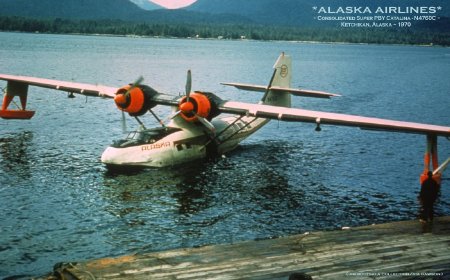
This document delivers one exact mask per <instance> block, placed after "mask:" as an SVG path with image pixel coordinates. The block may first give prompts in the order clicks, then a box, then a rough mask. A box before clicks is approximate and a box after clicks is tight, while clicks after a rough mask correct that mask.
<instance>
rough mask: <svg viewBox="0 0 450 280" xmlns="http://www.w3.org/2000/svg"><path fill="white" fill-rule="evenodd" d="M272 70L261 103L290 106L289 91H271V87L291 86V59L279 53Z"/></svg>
mask: <svg viewBox="0 0 450 280" xmlns="http://www.w3.org/2000/svg"><path fill="white" fill-rule="evenodd" d="M273 68H274V72H273V75H272V78H271V80H270V83H269V85H268V90H267V91H266V93H265V94H264V97H263V99H262V102H263V104H269V105H274V106H282V107H291V95H290V93H289V92H280V91H276V92H275V91H271V90H270V88H271V87H283V88H291V73H292V60H291V57H290V56H289V55H286V54H284V52H283V53H281V55H280V56H279V57H278V59H277V61H276V62H275V65H274V66H273Z"/></svg>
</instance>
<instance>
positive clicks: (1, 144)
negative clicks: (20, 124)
mask: <svg viewBox="0 0 450 280" xmlns="http://www.w3.org/2000/svg"><path fill="white" fill-rule="evenodd" d="M32 140H33V132H30V131H25V132H19V133H12V134H7V135H4V136H3V135H2V136H0V159H1V164H0V169H1V170H2V172H5V173H12V174H20V176H21V177H29V175H30V174H29V172H30V164H31V163H32V162H33V160H32V158H31V155H30V153H29V152H28V151H29V150H30V149H33V145H32Z"/></svg>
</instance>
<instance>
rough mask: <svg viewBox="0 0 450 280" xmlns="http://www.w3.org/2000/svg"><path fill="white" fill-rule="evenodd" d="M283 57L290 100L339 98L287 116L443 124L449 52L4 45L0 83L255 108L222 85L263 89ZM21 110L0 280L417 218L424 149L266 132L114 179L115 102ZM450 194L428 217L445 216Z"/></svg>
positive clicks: (24, 40)
mask: <svg viewBox="0 0 450 280" xmlns="http://www.w3.org/2000/svg"><path fill="white" fill-rule="evenodd" d="M282 51H285V52H286V53H287V54H290V55H291V56H292V57H293V67H294V71H293V75H294V76H293V81H294V83H293V86H295V87H305V88H310V89H317V90H325V91H331V92H336V93H339V94H342V97H339V98H335V99H333V100H316V99H305V98H295V99H294V102H293V105H294V106H295V107H302V108H306V109H314V110H326V111H332V112H342V113H351V114H362V115H366V116H376V117H383V118H392V119H400V120H407V121H419V122H426V123H434V124H441V125H447V126H448V125H450V111H449V107H448V105H449V104H450V102H449V101H450V97H449V89H450V80H449V79H448V77H450V49H448V48H429V47H414V46H382V45H380V46H372V45H343V44H308V43H290V42H253V41H225V40H223V41H219V40H216V41H213V40H170V39H149V38H123V37H98V36H66V35H43V34H15V33H0V72H2V73H8V74H17V75H30V76H37V77H44V78H53V79H61V80H74V81H77V82H86V83H93V84H97V83H101V84H106V85H111V86H121V85H124V84H127V83H129V82H133V81H134V80H135V79H136V78H137V77H139V76H140V75H143V76H144V78H145V83H146V84H148V85H151V86H152V87H154V88H156V89H158V90H160V91H161V92H165V93H173V94H178V93H182V92H183V91H184V83H185V80H186V71H187V69H191V70H192V72H193V88H194V89H199V90H208V91H212V92H215V93H216V94H218V95H219V96H221V97H222V98H223V99H233V100H239V101H247V102H257V101H258V100H259V99H260V98H261V95H259V94H257V93H251V92H248V93H247V92H240V91H237V90H235V89H231V88H226V87H224V86H221V85H220V84H219V83H220V82H247V83H255V84H267V83H268V81H269V79H270V76H271V73H272V66H273V64H274V62H275V60H276V58H277V57H278V55H279V54H280V53H281V52H282ZM0 86H1V87H2V88H3V87H5V83H3V82H1V83H0ZM29 108H32V109H36V110H37V113H36V116H35V117H34V118H33V119H32V120H31V121H5V120H0V212H1V213H2V217H1V218H0V278H3V277H6V276H12V275H39V274H43V273H46V272H49V271H51V270H52V267H53V265H54V264H55V263H57V262H61V261H74V260H86V259H92V258H101V257H106V256H118V255H123V254H133V253H142V252H150V251H158V250H166V249H171V248H180V247H193V246H201V245H206V244H218V243H233V242H238V241H242V240H254V239H264V238H271V237H277V236H285V235H289V234H296V233H302V232H305V231H313V230H331V229H336V228H340V227H342V226H358V225H367V224H372V223H381V222H388V221H397V220H405V219H413V218H415V217H416V213H417V209H418V204H417V194H418V189H419V185H418V175H419V174H420V173H421V172H422V170H423V153H424V151H425V137H424V136H420V135H410V134H400V133H384V132H369V131H362V130H359V129H356V128H340V127H333V126H323V127H322V132H320V133H317V132H315V131H314V128H315V126H314V125H311V124H298V123H279V122H276V121H273V122H271V123H270V124H269V125H268V126H267V127H265V128H263V129H262V130H261V131H259V132H258V133H257V134H255V135H254V136H252V137H251V138H249V139H248V140H247V141H245V142H244V143H242V145H241V146H240V147H239V148H238V149H237V150H236V151H234V152H233V153H231V154H229V155H227V156H226V157H225V158H219V159H213V160H207V161H200V162H195V163H194V164H186V165H183V166H178V167H176V168H166V169H150V170H145V171H142V172H134V173H126V174H118V173H111V172H108V171H107V170H106V169H105V167H103V166H102V164H101V162H100V155H101V153H102V151H103V149H104V148H106V146H108V144H109V143H111V142H112V140H113V139H117V138H121V137H123V133H122V128H121V124H120V118H121V115H120V113H118V111H117V110H116V109H115V106H114V105H113V104H112V103H111V101H110V100H103V99H96V98H85V97H80V96H79V97H77V98H75V99H68V98H67V97H66V94H65V93H60V92H57V91H51V90H45V89H39V88H31V94H30V96H29ZM156 112H157V113H158V114H159V115H160V116H161V117H164V116H165V115H166V114H168V113H169V110H168V109H166V108H157V109H156ZM144 121H145V122H146V124H147V125H148V126H151V125H157V124H156V122H155V121H154V120H153V119H152V118H151V116H148V118H145V119H144ZM128 126H129V129H133V128H136V127H137V125H136V124H135V123H134V122H133V120H132V119H129V120H128ZM439 149H440V150H439V151H440V155H441V158H442V159H443V158H445V157H446V156H448V155H449V154H450V142H449V141H448V140H446V139H440V142H439ZM447 178H448V175H447ZM448 184H449V181H448V179H446V180H444V182H443V189H442V194H441V199H440V200H439V202H438V204H437V207H436V212H437V215H450V203H449V202H448V201H449V196H450V191H449V188H448Z"/></svg>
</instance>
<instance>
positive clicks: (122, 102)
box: [114, 76, 144, 133]
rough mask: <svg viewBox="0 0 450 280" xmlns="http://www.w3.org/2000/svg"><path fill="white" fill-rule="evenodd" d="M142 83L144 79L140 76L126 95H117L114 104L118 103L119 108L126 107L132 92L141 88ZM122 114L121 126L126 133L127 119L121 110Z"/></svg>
mask: <svg viewBox="0 0 450 280" xmlns="http://www.w3.org/2000/svg"><path fill="white" fill-rule="evenodd" d="M142 81H144V77H142V76H139V78H137V79H136V80H135V81H134V83H132V84H131V85H130V88H129V89H128V90H127V91H126V92H125V93H124V94H117V95H116V96H115V97H114V102H116V104H117V105H119V106H125V105H126V104H127V102H128V99H129V96H130V92H131V90H132V89H133V88H135V87H137V86H139V85H140V84H141V83H142ZM121 112H122V118H121V126H122V132H123V133H126V132H127V122H126V119H125V112H124V111H123V110H121Z"/></svg>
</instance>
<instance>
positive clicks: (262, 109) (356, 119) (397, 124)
mask: <svg viewBox="0 0 450 280" xmlns="http://www.w3.org/2000/svg"><path fill="white" fill-rule="evenodd" d="M219 110H220V111H221V112H223V113H231V114H238V115H247V116H253V117H260V118H266V119H275V120H283V121H295V122H309V123H316V124H318V125H320V124H330V125H341V126H354V127H359V128H362V129H370V130H387V131H396V132H407V133H416V134H430V135H438V136H445V137H450V127H448V126H438V125H430V124H422V123H414V122H403V121H395V120H388V119H380V118H371V117H362V116H357V115H347V114H338V113H328V112H320V111H311V110H303V109H295V108H285V107H277V106H270V105H263V104H249V103H243V102H234V101H226V102H223V103H222V104H221V105H220V106H219Z"/></svg>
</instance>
